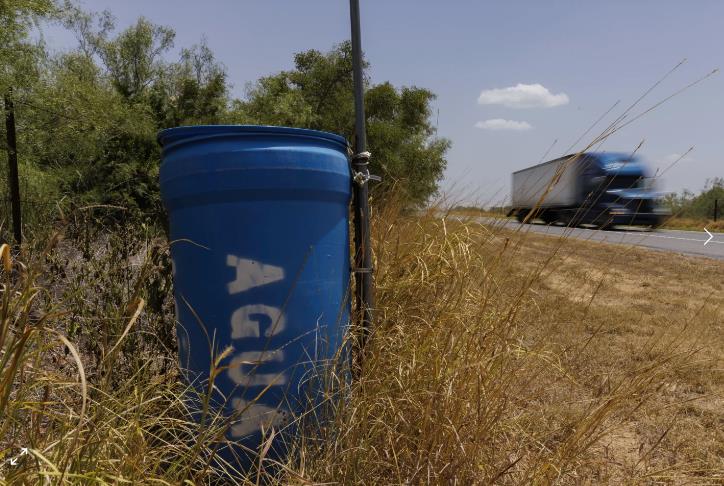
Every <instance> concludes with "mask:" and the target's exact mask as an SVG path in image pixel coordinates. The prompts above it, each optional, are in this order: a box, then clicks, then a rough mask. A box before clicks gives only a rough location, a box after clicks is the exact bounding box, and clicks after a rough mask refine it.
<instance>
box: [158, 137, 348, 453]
mask: <svg viewBox="0 0 724 486" xmlns="http://www.w3.org/2000/svg"><path fill="white" fill-rule="evenodd" d="M158 139H159V143H160V144H161V145H162V147H163V163H162V165H161V173H160V180H161V194H162V197H163V202H164V204H165V206H166V208H167V210H168V213H169V223H170V228H169V229H170V235H169V238H170V241H171V256H172V259H173V265H174V286H175V299H176V313H177V318H178V326H177V337H178V344H179V360H180V364H181V368H182V369H184V370H186V377H187V379H188V380H189V381H191V382H193V383H194V384H195V386H196V387H197V388H198V389H203V387H205V386H206V384H207V382H208V378H209V370H210V368H211V363H212V359H213V358H212V356H218V355H219V354H220V353H221V351H223V350H224V349H226V348H227V347H229V346H231V347H232V348H233V352H232V353H231V354H230V355H229V356H228V357H226V358H225V359H224V360H223V362H222V363H221V365H222V366H227V367H228V369H226V370H225V371H224V372H222V373H221V374H220V375H219V376H218V377H217V378H216V381H215V386H216V387H217V388H218V392H219V393H216V394H215V398H214V400H215V402H216V403H221V405H220V406H223V407H224V411H225V413H226V414H228V415H229V416H231V417H234V418H235V419H236V418H238V420H234V422H233V423H232V425H231V427H230V428H229V431H228V434H227V438H228V439H231V440H232V441H234V443H236V444H239V445H240V447H232V448H231V450H228V451H227V453H223V452H222V454H223V455H224V456H225V457H226V458H228V457H230V456H237V455H238V456H240V457H241V460H238V459H235V460H236V461H237V462H241V463H242V464H244V463H247V464H248V461H249V460H250V459H251V458H252V457H251V456H250V455H249V454H246V453H245V452H244V451H249V450H251V451H253V450H256V449H257V448H258V446H259V444H260V441H261V439H262V429H264V430H266V431H269V430H271V429H272V428H274V429H275V430H276V431H277V432H279V431H283V430H285V428H286V429H287V430H288V429H289V428H293V426H291V427H290V425H289V424H290V423H291V422H293V419H294V417H295V416H296V415H297V414H298V413H300V412H301V411H302V410H303V409H304V407H305V406H307V405H308V390H307V389H306V385H307V381H308V379H309V377H310V374H311V373H310V371H311V370H314V369H319V368H320V366H319V365H320V364H323V363H324V362H325V360H329V359H330V358H331V357H333V355H334V354H335V353H336V352H337V351H338V349H339V347H340V343H341V339H342V336H343V333H344V332H345V330H346V324H347V322H348V318H349V304H348V300H349V281H350V280H349V271H350V269H349V262H350V260H349V221H348V219H349V211H348V206H349V200H350V174H349V167H348V161H347V142H346V141H345V139H344V138H343V137H341V136H339V135H335V134H332V133H325V132H319V131H314V130H304V129H297V128H284V127H272V126H191V127H180V128H172V129H168V130H164V131H162V132H161V133H160V134H159V137H158ZM264 390H266V391H264ZM260 394H261V396H260V397H259V395H260ZM255 399H256V401H255ZM279 436H280V437H284V435H283V432H282V433H281V434H280V435H279ZM283 453H284V448H283V447H280V446H278V444H277V445H275V447H274V448H272V451H271V454H272V455H277V456H278V455H280V454H283ZM252 456H253V454H252Z"/></svg>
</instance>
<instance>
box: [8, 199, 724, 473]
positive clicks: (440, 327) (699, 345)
mask: <svg viewBox="0 0 724 486" xmlns="http://www.w3.org/2000/svg"><path fill="white" fill-rule="evenodd" d="M436 214H437V213H435V212H430V213H428V214H425V215H415V216H400V215H399V214H398V213H396V212H394V211H390V212H388V213H385V214H381V215H378V217H377V219H376V221H375V232H374V234H375V235H376V244H375V253H376V258H377V268H378V272H377V288H378V310H377V324H376V327H375V330H374V333H373V336H372V338H371V340H370V342H369V345H368V348H367V349H366V353H365V359H364V361H363V370H362V373H361V375H360V377H359V378H358V379H357V380H355V381H353V382H349V383H348V382H346V381H344V380H343V381H342V382H341V383H338V384H341V386H342V388H343V389H342V390H341V392H342V393H343V396H344V398H343V399H339V400H336V401H334V402H331V403H330V406H331V408H332V413H331V417H330V418H329V421H328V422H323V423H322V424H321V425H320V426H319V427H318V429H317V430H316V431H310V434H312V435H308V436H306V437H304V438H303V439H304V440H302V441H301V442H300V443H299V444H297V445H296V448H295V452H294V454H293V455H292V457H291V458H290V460H289V462H288V464H286V465H284V467H276V468H270V469H269V470H267V471H266V472H265V473H264V474H263V475H262V476H259V477H247V478H242V477H240V476H238V477H237V479H236V480H235V481H236V482H238V483H245V482H257V481H259V480H262V479H263V480H265V481H267V482H270V483H271V482H279V483H305V484H309V483H335V484H403V483H404V484H423V483H424V484H451V483H452V484H490V483H497V484H530V483H533V484H551V483H557V484H590V483H609V484H620V483H624V482H625V483H650V482H670V483H684V482H689V483H697V484H720V483H721V482H722V481H724V434H723V432H722V429H723V427H722V424H724V412H723V411H724V406H722V405H723V403H722V396H723V394H724V376H723V375H722V369H724V366H722V365H723V364H724V362H723V361H724V351H723V350H724V337H723V336H724V333H723V332H722V325H723V323H724V305H723V304H724V292H723V291H722V290H724V289H723V287H722V285H723V284H722V282H724V267H723V266H722V264H721V262H715V261H710V260H704V259H693V258H684V257H679V256H674V255H667V257H666V258H661V254H660V253H653V252H652V253H649V252H646V251H644V250H639V249H632V248H625V247H619V246H605V245H601V244H595V245H594V244H588V243H586V242H583V241H575V240H568V239H565V238H560V239H559V238H549V237H545V236H541V235H535V234H529V233H526V232H524V231H519V232H511V231H508V230H504V229H500V228H494V227H489V226H483V225H480V224H477V223H474V222H460V221H446V220H444V219H442V218H440V217H439V215H436ZM126 253H128V252H126ZM131 253H132V254H136V252H131ZM43 258H45V259H43ZM43 258H36V259H35V260H33V262H32V263H28V265H27V266H21V265H20V263H19V262H18V261H17V260H16V261H15V262H14V263H13V270H12V271H13V274H14V276H10V275H9V274H8V272H7V271H6V270H4V271H3V273H2V279H3V282H4V287H3V288H2V289H3V290H2V294H0V297H1V298H2V303H3V304H2V305H3V307H2V308H1V309H0V312H1V313H2V314H1V315H0V317H2V323H3V328H2V329H3V336H4V337H3V340H2V341H1V342H0V353H2V355H1V357H2V359H3V360H5V361H4V363H13V366H3V369H2V375H1V376H0V379H2V387H1V389H2V391H3V393H4V394H5V396H6V400H5V401H4V402H3V403H2V405H3V407H4V408H2V409H1V410H0V412H2V413H3V415H2V417H3V418H2V423H1V424H0V425H1V426H2V436H0V438H1V439H2V451H3V453H4V459H5V463H4V464H3V466H2V470H0V474H2V476H3V477H4V478H5V481H7V482H8V483H14V484H42V483H43V482H48V483H49V484H124V483H129V484H130V483H134V484H140V483H146V484H181V483H183V482H184V481H187V483H186V484H210V483H211V482H213V478H214V477H219V476H220V474H221V473H220V471H219V467H218V466H214V465H213V461H212V459H211V458H212V456H213V451H214V447H215V446H217V445H218V438H219V433H218V432H219V431H220V430H222V429H223V426H224V424H223V423H221V421H219V420H216V419H215V420H213V421H212V423H213V424H214V425H213V426H212V427H211V428H205V427H198V426H196V425H194V423H193V422H192V421H190V420H189V419H188V411H187V410H186V409H185V407H184V402H183V401H182V400H180V398H179V397H181V396H182V393H183V391H184V390H183V387H182V386H181V385H179V384H178V380H177V377H176V372H175V370H174V369H173V368H170V369H164V368H163V367H162V366H159V358H158V351H156V349H157V348H155V347H149V346H148V345H147V344H145V343H146V341H148V340H151V339H152V336H151V335H152V334H153V333H155V332H157V331H158V329H160V328H158V329H154V328H149V326H150V325H151V324H152V322H153V319H151V318H150V317H149V316H148V314H149V312H150V310H148V309H143V311H142V312H140V313H139V312H137V311H139V308H140V305H141V304H140V302H141V301H140V300H139V299H146V300H147V299H148V298H149V294H148V292H147V290H143V289H144V288H145V287H144V286H143V285H142V281H143V279H147V278H149V274H150V273H152V272H145V273H144V272H143V271H140V272H138V271H137V272H136V273H135V274H134V275H135V276H134V277H133V278H132V279H131V284H130V285H127V286H126V287H124V288H122V289H116V291H114V292H110V291H109V292H107V293H106V294H104V295H105V297H103V298H96V299H95V300H94V299H93V298H92V297H93V295H92V294H93V293H94V292H96V291H97V288H96V287H93V283H94V282H96V280H93V279H91V280H88V281H86V280H83V281H82V282H81V283H80V284H77V285H76V287H77V289H76V290H77V292H80V295H81V296H80V297H79V296H76V298H75V299H69V298H68V296H67V295H66V294H63V293H58V292H51V291H50V290H48V288H47V286H46V284H45V282H44V281H43V279H42V278H40V275H42V274H43V272H47V271H48V268H47V261H48V260H47V258H46V257H43ZM149 259H150V260H153V258H152V257H151V256H149V258H147V260H149ZM132 260H133V258H130V257H123V258H120V259H118V261H117V266H118V267H120V268H125V267H127V266H129V265H130V262H131V261H132ZM88 265H90V263H89V264H88ZM99 268H101V269H105V270H102V271H104V272H110V271H111V270H112V269H109V268H106V267H104V266H102V265H101V266H99ZM142 268H143V266H142ZM30 269H37V270H32V271H31V270H30ZM114 280H117V279H114ZM104 285H105V286H110V285H111V284H110V283H109V282H105V283H104ZM86 286H90V289H86V290H85V292H86V293H83V292H84V291H83V289H84V288H86ZM124 289H125V290H124ZM138 289H141V290H138ZM77 292H76V293H77ZM33 295H41V296H44V297H43V298H42V299H39V300H38V301H37V303H36V304H33V303H32V302H31V300H32V299H33V297H32V296H33ZM36 299H37V298H36ZM101 301H102V302H105V303H106V304H107V305H106V306H100V305H99V302H101ZM88 302H93V305H89V304H88ZM84 303H85V304H84ZM41 304H42V305H41ZM70 304H72V306H74V307H78V306H83V305H86V307H84V308H83V309H84V311H83V312H79V313H78V314H79V315H82V316H83V317H84V318H85V321H84V322H83V326H85V327H86V328H87V327H88V326H91V327H92V326H97V327H96V328H97V329H99V330H100V329H102V327H101V326H100V324H99V323H102V322H105V321H106V320H109V318H112V322H113V323H114V324H113V331H112V332H109V333H108V334H107V335H106V336H104V337H103V339H100V340H98V339H96V341H101V342H107V344H103V345H102V346H100V350H96V351H93V352H87V351H85V350H84V348H86V347H87V346H89V344H88V339H87V337H86V338H84V334H83V333H82V330H80V331H76V332H77V334H75V335H73V336H71V340H70V341H69V340H64V338H61V337H60V336H61V335H67V329H68V326H69V324H70V323H69V322H68V321H67V320H63V319H67V311H73V309H68V308H66V307H67V306H68V305H70ZM162 312H164V313H168V309H166V310H163V311H162ZM64 313H66V314H64ZM64 316H66V317H64ZM109 322H110V321H109ZM160 322H165V321H160ZM157 325H159V326H160V325H161V324H157ZM61 330H62V331H64V332H65V334H63V333H59V331H61ZM137 331H143V332H137ZM98 332H101V331H98ZM26 335H27V336H28V337H27V338H24V336H26ZM22 339H25V341H21V340H22ZM71 341H72V342H71ZM64 347H67V349H68V350H69V352H65V351H63V349H64ZM75 348H78V349H77V352H75ZM139 350H140V351H139ZM153 353H156V356H153ZM166 354H167V356H166V357H165V358H164V359H163V360H161V361H164V362H166V361H170V360H173V353H172V352H170V351H168V352H167V353H166ZM84 404H85V406H84ZM193 436H197V437H200V439H199V440H197V441H190V440H188V438H189V437H193ZM23 446H27V447H30V449H31V450H30V452H29V454H28V455H27V456H24V457H22V458H21V460H20V462H19V464H18V466H14V467H13V468H10V467H9V466H8V463H7V459H8V458H9V457H15V456H14V455H17V454H18V451H19V448H20V447H23ZM264 475H266V477H264ZM226 481H227V482H229V481H231V480H230V479H229V478H227V480H226Z"/></svg>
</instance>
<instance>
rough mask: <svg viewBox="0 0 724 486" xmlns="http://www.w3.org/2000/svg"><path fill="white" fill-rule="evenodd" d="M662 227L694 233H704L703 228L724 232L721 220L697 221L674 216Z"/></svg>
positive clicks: (723, 222)
mask: <svg viewBox="0 0 724 486" xmlns="http://www.w3.org/2000/svg"><path fill="white" fill-rule="evenodd" d="M662 227H663V228H666V229H683V230H694V231H702V228H706V229H708V230H709V231H718V232H724V220H722V219H719V220H718V221H714V220H712V219H696V218H684V217H680V216H674V217H672V218H669V219H668V220H666V222H665V223H664V224H663V226H662Z"/></svg>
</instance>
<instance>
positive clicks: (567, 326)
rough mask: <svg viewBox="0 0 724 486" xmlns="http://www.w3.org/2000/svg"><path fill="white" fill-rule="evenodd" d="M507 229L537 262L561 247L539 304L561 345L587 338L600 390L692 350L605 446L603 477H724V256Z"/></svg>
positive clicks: (525, 257) (540, 283) (583, 376)
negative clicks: (617, 379) (686, 254)
mask: <svg viewBox="0 0 724 486" xmlns="http://www.w3.org/2000/svg"><path fill="white" fill-rule="evenodd" d="M504 234H508V236H509V237H510V238H511V241H513V242H515V243H516V244H517V245H518V247H517V254H518V257H519V259H520V260H521V261H522V262H523V263H522V264H523V265H524V266H526V267H528V268H534V267H535V266H536V265H541V264H542V262H544V261H546V260H547V259H548V258H549V257H550V256H551V255H552V254H555V256H554V257H553V259H552V260H551V261H549V262H548V264H547V265H546V266H545V269H544V270H543V272H542V274H541V276H540V278H539V279H538V280H537V282H536V283H535V285H534V287H533V290H534V294H535V295H537V296H538V298H537V299H536V305H537V306H539V307H540V309H541V313H543V314H547V315H549V316H550V319H551V320H552V325H554V326H558V330H559V332H558V335H559V336H560V339H561V345H562V346H566V345H567V344H568V343H574V342H580V341H581V340H582V339H583V340H586V342H587V343H588V344H587V345H586V346H585V353H584V355H583V356H582V357H581V358H580V364H578V365H576V366H574V367H573V369H574V370H575V371H574V373H575V375H576V376H575V379H576V380H579V381H580V382H582V383H586V384H587V386H588V389H589V390H590V392H591V393H595V391H596V389H598V388H600V387H602V386H605V384H606V383H607V382H608V381H609V380H611V377H613V376H620V375H625V374H626V373H627V372H630V371H632V370H634V369H640V368H641V367H646V366H654V363H657V362H658V360H659V359H660V357H661V356H662V353H665V352H672V351H673V352H681V353H689V354H687V356H690V357H689V358H687V359H688V361H687V365H686V366H684V367H680V366H679V367H677V368H676V369H671V370H664V371H663V372H662V375H661V376H663V377H664V379H663V380H662V382H661V385H660V386H659V387H658V389H657V391H656V393H655V394H654V395H653V396H651V397H649V401H648V405H647V407H646V410H645V412H643V413H636V414H633V415H632V416H631V417H630V418H629V419H626V420H624V421H622V422H621V423H618V424H617V425H616V426H614V427H613V428H612V429H611V430H610V431H609V432H608V434H607V435H606V437H605V438H604V439H603V440H602V441H601V443H600V445H599V446H597V449H596V453H597V454H598V455H599V456H600V469H599V471H598V473H599V474H600V475H601V476H599V477H600V478H601V480H604V479H605V480H606V482H616V478H618V479H621V480H623V478H633V477H638V478H642V477H645V478H646V482H648V481H652V482H667V483H668V482H673V483H676V484H680V483H686V484H724V262H722V261H718V260H710V259H705V258H692V257H684V256H680V255H676V254H671V253H662V252H655V251H648V250H645V249H640V248H634V247H627V246H622V245H607V244H600V243H592V242H584V241H577V240H562V239H559V238H552V237H546V236H540V235H536V234H532V233H527V234H526V233H521V232H508V233H504ZM614 381H615V380H614ZM703 470H706V471H708V472H707V473H701V471H703ZM644 471H645V474H642V473H643V472H644Z"/></svg>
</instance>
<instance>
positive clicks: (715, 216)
mask: <svg viewBox="0 0 724 486" xmlns="http://www.w3.org/2000/svg"><path fill="white" fill-rule="evenodd" d="M718 216H719V200H718V199H714V222H716V220H717V218H718Z"/></svg>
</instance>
